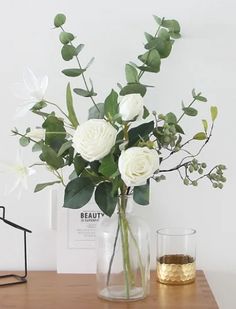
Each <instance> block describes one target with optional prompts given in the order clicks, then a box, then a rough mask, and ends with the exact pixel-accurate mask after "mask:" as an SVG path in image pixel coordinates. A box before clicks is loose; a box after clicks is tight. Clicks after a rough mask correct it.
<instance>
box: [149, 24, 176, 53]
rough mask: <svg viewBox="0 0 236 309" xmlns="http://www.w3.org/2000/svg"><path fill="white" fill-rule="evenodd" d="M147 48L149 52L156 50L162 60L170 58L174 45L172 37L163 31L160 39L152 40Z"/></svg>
mask: <svg viewBox="0 0 236 309" xmlns="http://www.w3.org/2000/svg"><path fill="white" fill-rule="evenodd" d="M145 48H146V49H149V50H152V49H156V50H157V51H158V53H159V55H160V56H161V58H166V57H168V56H169V54H170V52H171V49H172V43H171V41H170V35H169V33H168V31H167V30H165V29H162V31H161V32H160V34H159V36H158V38H153V39H152V40H150V41H149V42H148V43H147V44H146V45H145Z"/></svg>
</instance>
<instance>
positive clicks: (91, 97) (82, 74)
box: [60, 26, 100, 113]
mask: <svg viewBox="0 0 236 309" xmlns="http://www.w3.org/2000/svg"><path fill="white" fill-rule="evenodd" d="M60 28H61V30H62V31H63V32H65V30H64V28H63V27H62V26H60ZM70 45H71V46H73V47H75V46H74V45H73V43H72V42H70ZM75 58H76V61H77V63H78V66H79V68H80V69H81V70H82V66H81V63H80V61H79V58H78V56H77V55H75ZM81 76H82V79H83V82H84V85H85V88H86V90H87V91H88V92H90V90H89V87H88V83H87V81H86V78H85V75H84V72H82V73H81ZM89 97H90V99H91V101H92V102H93V104H94V106H95V107H96V109H97V111H98V112H99V113H100V109H99V108H98V106H97V103H96V102H95V100H94V98H93V96H89Z"/></svg>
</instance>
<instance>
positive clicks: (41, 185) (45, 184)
mask: <svg viewBox="0 0 236 309" xmlns="http://www.w3.org/2000/svg"><path fill="white" fill-rule="evenodd" d="M56 183H60V181H59V180H56V181H51V182H45V183H39V184H37V185H36V187H35V189H34V192H35V193H36V192H39V191H41V190H43V189H44V188H46V187H48V186H52V185H54V184H56Z"/></svg>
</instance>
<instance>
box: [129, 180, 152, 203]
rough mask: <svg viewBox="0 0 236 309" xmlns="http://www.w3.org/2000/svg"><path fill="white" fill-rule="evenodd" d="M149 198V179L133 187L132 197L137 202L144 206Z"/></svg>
mask: <svg viewBox="0 0 236 309" xmlns="http://www.w3.org/2000/svg"><path fill="white" fill-rule="evenodd" d="M149 198H150V185H149V181H148V182H147V184H145V185H143V186H136V187H134V191H133V199H134V201H135V202H136V203H137V204H139V205H143V206H146V205H148V204H149Z"/></svg>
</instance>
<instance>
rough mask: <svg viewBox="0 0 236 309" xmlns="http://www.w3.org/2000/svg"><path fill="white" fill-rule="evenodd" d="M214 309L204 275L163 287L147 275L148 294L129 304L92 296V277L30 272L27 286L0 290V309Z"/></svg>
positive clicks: (93, 280) (93, 292)
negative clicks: (180, 283) (182, 284)
mask: <svg viewBox="0 0 236 309" xmlns="http://www.w3.org/2000/svg"><path fill="white" fill-rule="evenodd" d="M154 308H155V309H158V308H165V309H202V308H205V309H216V308H218V306H217V304H216V302H215V299H214V296H213V294H212V293H211V290H210V288H209V285H208V283H207V281H206V278H205V276H204V273H203V272H202V271H197V279H196V282H195V283H192V284H189V285H185V286H166V285H163V284H159V283H157V282H156V278H155V273H152V275H151V294H150V296H149V297H147V298H146V299H145V300H141V301H137V302H129V303H127V302H126V303H123V302H122V303H121V302H108V301H105V300H102V299H99V298H98V297H97V296H96V282H95V275H75V274H57V273H56V272H51V271H50V272H47V271H45V272H30V273H29V275H28V283H26V284H19V285H14V286H8V287H0V309H154Z"/></svg>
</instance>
